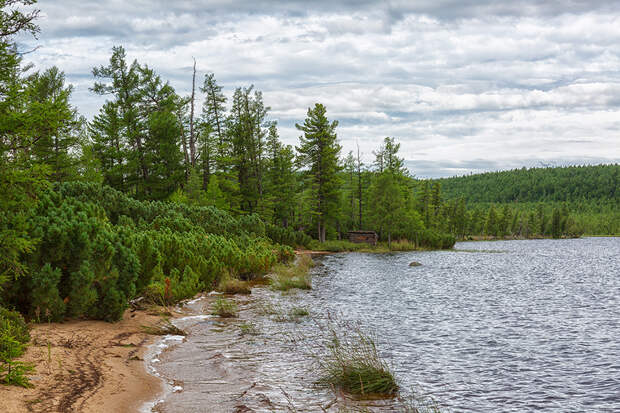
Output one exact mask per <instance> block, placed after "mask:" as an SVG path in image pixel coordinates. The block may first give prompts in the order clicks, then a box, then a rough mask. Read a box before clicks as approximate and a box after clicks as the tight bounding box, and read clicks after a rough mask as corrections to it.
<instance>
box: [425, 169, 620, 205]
mask: <svg viewBox="0 0 620 413" xmlns="http://www.w3.org/2000/svg"><path fill="white" fill-rule="evenodd" d="M436 182H440V183H441V190H442V193H443V195H444V197H445V198H447V199H455V198H461V197H462V198H464V199H465V200H466V201H467V202H468V203H476V202H497V203H504V202H553V201H556V202H557V201H559V202H563V201H568V202H579V201H584V200H585V201H604V202H609V201H616V202H618V200H619V198H620V187H619V185H620V164H613V165H595V166H569V167H555V168H530V169H526V168H522V169H514V170H510V171H501V172H488V173H483V174H476V175H467V176H460V177H454V178H442V179H437V180H436Z"/></svg>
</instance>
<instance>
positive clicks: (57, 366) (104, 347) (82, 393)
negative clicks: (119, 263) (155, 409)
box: [0, 310, 162, 413]
mask: <svg viewBox="0 0 620 413" xmlns="http://www.w3.org/2000/svg"><path fill="white" fill-rule="evenodd" d="M160 319H161V318H160V317H159V316H158V315H154V314H148V313H147V312H145V311H133V312H132V311H130V310H128V311H127V312H126V313H125V315H124V317H123V320H122V321H119V322H117V323H106V322H103V321H70V322H66V323H51V324H36V325H34V327H33V329H32V331H31V336H32V340H31V343H30V346H29V347H28V350H27V352H26V354H25V355H24V357H22V358H21V360H22V361H27V362H31V363H33V364H34V365H35V371H34V372H33V373H32V374H31V375H30V376H29V377H30V378H31V383H32V384H33V385H34V387H33V388H30V389H24V388H21V387H15V386H0V411H2V412H3V413H21V412H61V413H64V412H67V413H68V412H84V413H101V412H119V413H120V412H137V411H138V409H139V407H140V406H141V405H142V404H143V403H145V402H147V401H149V400H153V399H155V398H156V397H157V395H158V394H159V393H160V392H161V391H162V383H161V380H160V379H158V378H156V377H154V376H152V375H150V374H148V373H147V371H146V366H145V363H144V360H143V357H144V353H145V351H146V350H147V347H148V345H149V344H150V343H153V342H154V341H155V340H156V339H157V338H158V337H157V336H152V335H147V334H145V333H144V332H143V331H142V329H141V326H142V325H152V324H155V323H157V322H158V321H159V320H160Z"/></svg>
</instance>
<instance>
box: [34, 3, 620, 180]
mask: <svg viewBox="0 0 620 413" xmlns="http://www.w3.org/2000/svg"><path fill="white" fill-rule="evenodd" d="M540 4H543V5H540ZM38 7H39V8H40V9H41V19H40V20H39V24H40V26H41V34H40V36H39V40H38V41H37V42H36V44H37V45H38V46H39V48H38V49H37V50H36V51H35V52H34V53H31V54H29V55H28V59H29V60H31V61H32V62H34V63H35V64H36V66H37V67H38V68H45V67H49V66H52V65H57V66H59V67H60V68H61V69H62V70H64V71H65V72H66V74H67V77H68V79H69V81H70V82H71V83H72V84H73V85H74V87H75V92H74V100H73V102H74V104H75V105H76V106H77V107H78V108H79V109H80V111H81V113H83V114H85V115H86V116H88V117H91V116H92V115H93V114H95V113H96V112H97V111H98V108H99V107H100V105H101V104H102V100H101V98H99V97H97V96H95V95H93V94H92V93H90V92H89V90H88V88H89V87H91V86H92V84H93V78H92V75H91V69H92V67H93V66H97V65H101V64H106V62H107V60H108V59H109V56H110V49H111V48H112V46H114V45H123V46H124V47H125V48H126V49H127V52H128V55H129V57H130V58H131V59H134V58H135V59H138V61H139V62H140V63H147V64H149V66H151V67H153V68H155V69H156V70H157V71H158V73H160V74H161V75H162V76H163V77H164V78H166V79H169V80H170V82H171V84H172V85H173V86H174V87H175V88H176V90H177V91H178V92H179V93H182V94H186V93H189V90H190V89H191V65H192V57H195V58H196V60H197V64H198V70H199V72H200V75H201V76H203V75H204V73H206V72H214V73H215V76H216V78H217V79H218V81H219V82H220V83H221V84H222V85H223V86H224V87H225V91H226V92H227V93H228V94H230V93H231V92H232V90H233V89H234V87H237V86H248V85H250V84H254V85H255V87H256V88H258V89H259V90H262V91H263V93H264V99H265V103H266V104H267V105H268V106H270V107H271V111H270V117H271V119H274V120H277V121H278V122H279V125H280V134H281V136H282V138H283V140H284V141H285V142H286V143H289V144H295V143H296V142H297V138H298V136H299V133H298V131H296V130H295V127H294V124H295V122H301V121H302V120H303V118H304V117H305V113H306V110H307V108H308V107H309V106H312V105H314V103H315V102H321V103H323V104H325V105H326V106H327V110H328V117H330V119H337V120H339V122H340V126H339V127H338V136H339V138H340V141H341V144H342V146H343V148H344V152H347V151H349V150H354V149H355V147H356V144H359V146H360V150H361V151H362V153H363V156H364V158H365V159H366V160H368V161H370V160H371V158H372V151H373V150H374V149H375V148H376V147H377V146H378V144H379V143H380V141H381V140H382V139H383V138H384V137H385V136H391V137H395V138H396V139H397V140H399V141H400V142H401V144H402V145H401V154H402V155H403V156H404V157H405V159H406V160H407V161H408V165H409V166H410V168H411V170H412V172H413V173H414V174H416V175H417V176H419V177H437V176H451V175H460V174H464V173H469V172H474V173H475V172H482V171H489V170H498V169H510V168H515V167H521V166H541V165H567V164H585V163H610V162H620V2H617V1H599V0H589V1H580V0H564V1H559V0H545V1H535V0H511V1H502V2H498V1H492V0H461V1H457V0H410V1H406V0H404V1H381V2H380V1H365V0H361V1H351V0H348V1H338V0H330V1H327V0H317V1H306V0H282V1H267V0H254V1H243V2H242V1H238V2H233V1H225V0H166V1H164V0H132V1H126V0H97V1H94V0H39V5H38ZM23 42H26V43H29V44H34V42H32V41H30V40H28V39H23Z"/></svg>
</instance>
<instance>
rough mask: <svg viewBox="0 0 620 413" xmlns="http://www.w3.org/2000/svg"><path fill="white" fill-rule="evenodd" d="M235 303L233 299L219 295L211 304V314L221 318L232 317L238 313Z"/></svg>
mask: <svg viewBox="0 0 620 413" xmlns="http://www.w3.org/2000/svg"><path fill="white" fill-rule="evenodd" d="M238 312H239V310H238V308H237V304H236V303H235V302H234V301H231V300H227V299H225V298H221V297H219V298H218V299H217V300H215V302H214V303H213V305H212V306H211V314H213V315H216V316H218V317H223V318H233V317H237V315H238Z"/></svg>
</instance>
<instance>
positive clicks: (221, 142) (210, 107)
mask: <svg viewBox="0 0 620 413" xmlns="http://www.w3.org/2000/svg"><path fill="white" fill-rule="evenodd" d="M200 91H201V92H203V93H204V94H205V102H204V104H203V106H202V119H201V121H202V122H203V123H204V124H206V125H208V130H209V131H211V132H212V133H214V134H215V138H216V148H217V149H216V151H215V153H214V154H213V155H216V156H214V159H216V164H217V169H218V170H219V171H224V170H225V169H226V168H227V166H228V164H229V161H228V157H229V156H230V145H229V143H228V141H227V139H226V130H225V129H224V126H225V121H226V96H224V94H223V93H222V87H221V86H219V85H218V84H217V81H216V80H215V75H214V74H213V73H208V74H206V75H205V80H204V83H203V85H202V87H201V88H200Z"/></svg>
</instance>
